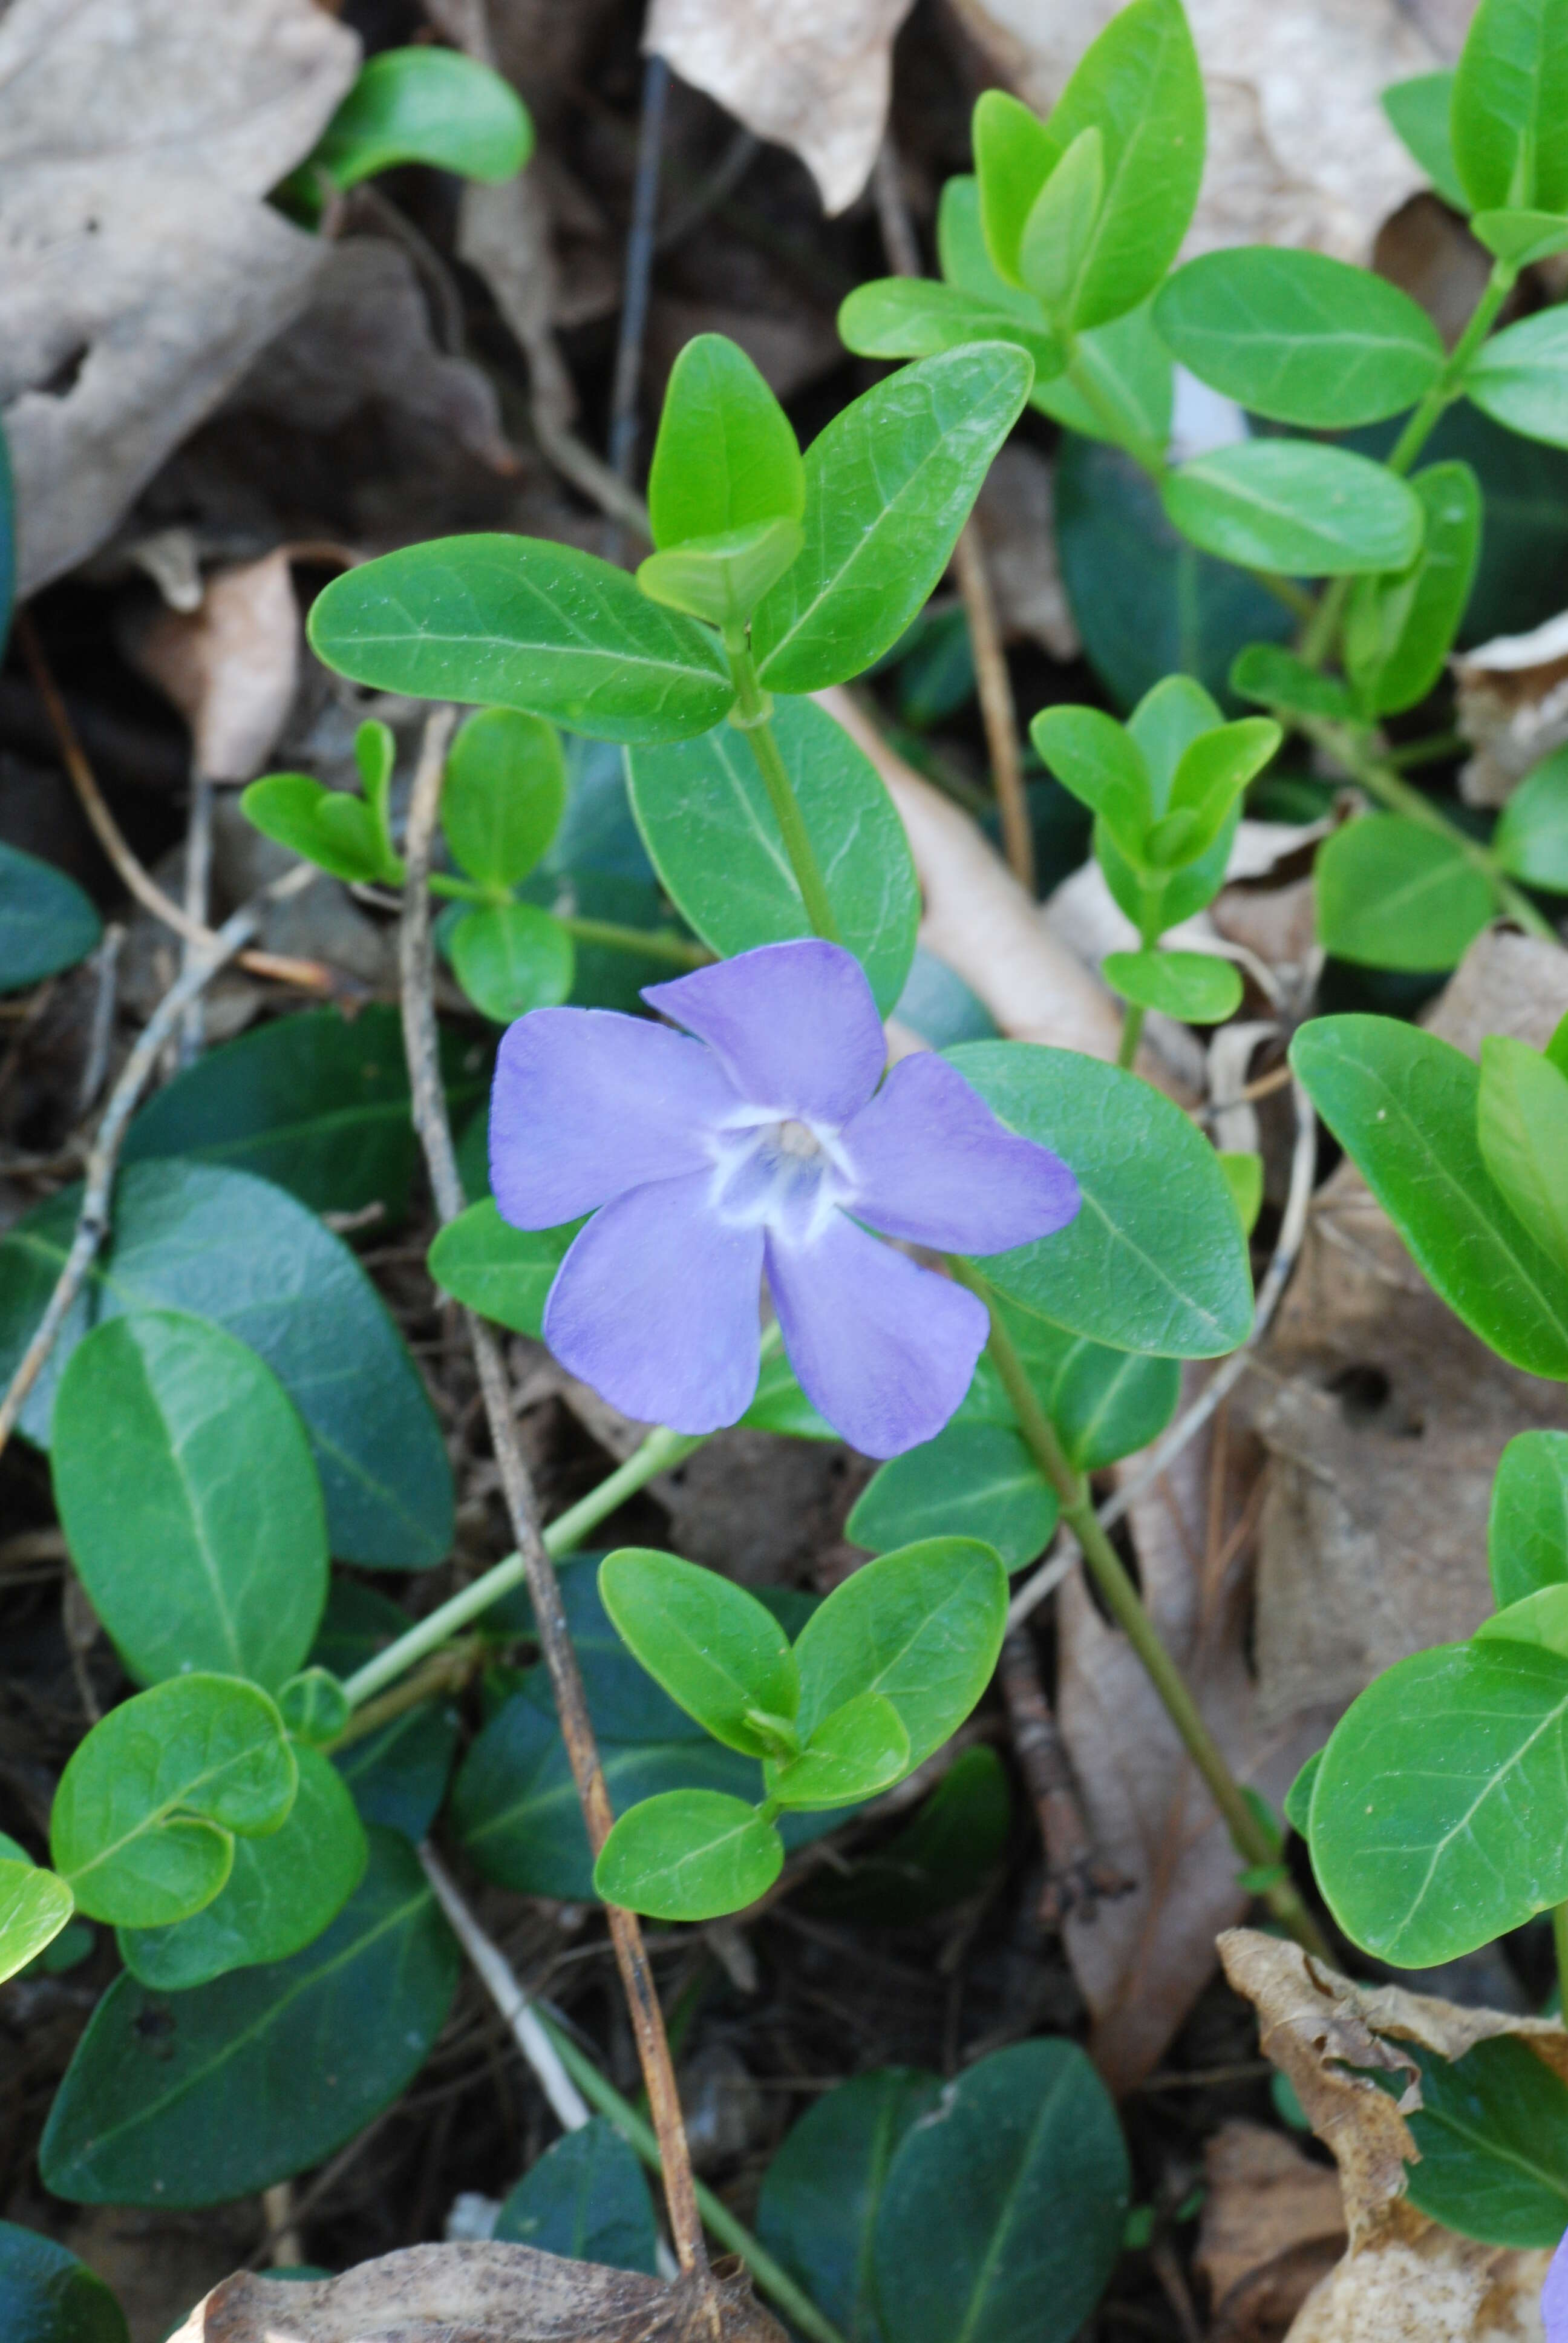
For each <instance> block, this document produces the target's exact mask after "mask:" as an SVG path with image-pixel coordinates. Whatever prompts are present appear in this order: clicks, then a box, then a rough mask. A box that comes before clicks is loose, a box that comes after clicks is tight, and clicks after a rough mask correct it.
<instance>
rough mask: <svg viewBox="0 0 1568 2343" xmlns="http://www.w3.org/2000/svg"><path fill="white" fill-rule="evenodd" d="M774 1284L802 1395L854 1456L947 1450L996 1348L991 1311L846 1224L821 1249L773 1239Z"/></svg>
mask: <svg viewBox="0 0 1568 2343" xmlns="http://www.w3.org/2000/svg"><path fill="white" fill-rule="evenodd" d="M768 1282H769V1286H770V1287H771V1289H772V1292H773V1302H774V1307H775V1308H776V1309H777V1311H778V1312H779V1324H780V1325H781V1326H782V1328H783V1330H784V1348H785V1349H786V1350H787V1351H788V1352H789V1362H790V1364H791V1365H792V1366H793V1368H794V1370H795V1373H797V1375H799V1379H800V1384H801V1388H802V1390H803V1391H804V1392H805V1393H806V1396H807V1398H808V1399H809V1400H810V1401H812V1402H813V1403H814V1404H815V1405H816V1406H817V1407H818V1408H819V1410H820V1412H821V1413H822V1414H823V1415H825V1416H826V1417H827V1419H828V1421H829V1423H830V1424H831V1425H832V1426H833V1429H834V1431H835V1432H838V1433H841V1434H842V1436H843V1437H844V1439H846V1440H847V1441H848V1442H849V1444H850V1446H851V1447H852V1448H858V1449H859V1451H860V1453H861V1454H862V1455H863V1456H901V1455H902V1453H903V1452H904V1450H905V1449H906V1448H915V1447H918V1446H919V1444H920V1442H921V1441H922V1440H931V1439H934V1438H935V1436H936V1434H937V1433H939V1432H940V1430H941V1428H942V1426H943V1424H944V1423H946V1422H947V1420H948V1418H949V1417H950V1415H951V1414H952V1413H953V1410H954V1409H955V1408H956V1407H957V1406H958V1404H959V1402H960V1400H961V1399H962V1397H963V1395H964V1393H965V1392H967V1391H968V1389H969V1387H970V1377H971V1376H972V1375H973V1373H974V1370H975V1362H976V1360H977V1359H978V1358H979V1357H980V1353H981V1351H982V1350H983V1349H984V1347H985V1339H986V1334H987V1332H988V1328H989V1322H988V1320H987V1316H986V1311H985V1305H984V1303H983V1302H980V1301H978V1300H977V1299H976V1297H975V1295H974V1294H972V1293H970V1292H967V1291H966V1290H965V1288H964V1287H963V1286H961V1285H953V1284H951V1283H950V1282H949V1281H948V1279H946V1278H945V1277H938V1276H936V1275H935V1274H934V1272H931V1271H930V1270H929V1269H917V1268H916V1266H915V1264H914V1262H912V1261H909V1260H907V1259H906V1258H905V1256H904V1255H903V1254H902V1253H900V1252H893V1251H892V1250H891V1249H890V1247H889V1246H887V1245H885V1244H879V1242H877V1239H876V1238H875V1237H870V1236H868V1235H867V1234H866V1232H865V1231H864V1229H858V1228H856V1227H855V1226H854V1224H853V1222H849V1221H847V1220H846V1219H845V1218H844V1216H843V1214H842V1213H841V1212H831V1213H829V1216H828V1219H827V1222H826V1223H825V1224H824V1226H823V1229H822V1232H821V1233H820V1234H819V1236H818V1237H816V1238H815V1239H814V1240H813V1242H811V1243H810V1244H809V1245H800V1246H793V1245H781V1244H779V1242H778V1240H777V1238H776V1237H773V1236H769V1240H768Z"/></svg>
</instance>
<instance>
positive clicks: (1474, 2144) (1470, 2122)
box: [1400, 2034, 1568, 2247]
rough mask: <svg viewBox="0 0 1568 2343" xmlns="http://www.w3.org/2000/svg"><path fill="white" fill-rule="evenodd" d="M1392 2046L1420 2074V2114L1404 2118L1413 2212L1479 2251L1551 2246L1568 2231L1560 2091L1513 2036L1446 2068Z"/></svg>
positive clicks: (1564, 2087) (1567, 2139)
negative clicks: (1410, 2150)
mask: <svg viewBox="0 0 1568 2343" xmlns="http://www.w3.org/2000/svg"><path fill="white" fill-rule="evenodd" d="M1400 2048H1401V2050H1402V2052H1403V2053H1405V2055H1407V2056H1409V2057H1411V2058H1412V2059H1413V2060H1414V2061H1415V2063H1416V2065H1417V2066H1419V2067H1420V2068H1421V2106H1420V2107H1419V2108H1418V2109H1417V2110H1416V2111H1415V2113H1414V2114H1412V2115H1409V2116H1407V2117H1405V2121H1406V2122H1407V2123H1408V2124H1409V2126H1410V2132H1411V2137H1412V2139H1413V2140H1414V2142H1415V2145H1416V2147H1417V2150H1418V2151H1419V2154H1420V2159H1421V2160H1420V2162H1419V2163H1412V2164H1407V2165H1406V2167H1405V2174H1406V2186H1405V2194H1406V2196H1407V2197H1409V2199H1410V2202H1411V2203H1412V2205H1413V2206H1414V2207H1415V2209H1416V2211H1417V2212H1418V2213H1424V2214H1425V2215H1426V2216H1427V2217H1428V2219H1429V2220H1432V2221H1441V2222H1442V2223H1443V2225H1444V2226H1445V2227H1448V2228H1451V2229H1456V2230H1457V2231H1458V2232H1459V2234H1460V2235H1461V2236H1462V2237H1479V2238H1480V2239H1481V2240H1482V2241H1483V2244H1485V2245H1489V2246H1538V2247H1540V2246H1555V2245H1556V2244H1557V2243H1558V2241H1559V2240H1560V2238H1561V2237H1562V2235H1563V2228H1564V2227H1565V2226H1568V2084H1565V2083H1564V2082H1563V2078H1562V2077H1561V2076H1560V2075H1556V2074H1554V2073H1553V2070H1552V2068H1551V2067H1550V2066H1548V2065H1547V2064H1546V2061H1545V2060H1544V2059H1543V2058H1538V2057H1537V2056H1535V2053H1534V2051H1533V2050H1532V2049H1531V2047H1530V2046H1529V2044H1528V2042H1526V2041H1523V2040H1521V2039H1520V2037H1519V2036H1517V2035H1507V2034H1498V2035H1493V2036H1492V2038H1491V2039H1490V2040H1486V2041H1481V2042H1477V2043H1476V2044H1475V2045H1474V2046H1473V2047H1472V2048H1471V2049H1469V2050H1467V2051H1466V2052H1465V2054H1464V2056H1463V2057H1462V2058H1455V2059H1453V2060H1452V2061H1451V2060H1449V2059H1447V2058H1442V2057H1440V2056H1438V2055H1437V2053H1436V2052H1435V2051H1432V2050H1428V2049H1426V2048H1424V2047H1423V2046H1422V2044H1420V2043H1418V2042H1402V2043H1401V2044H1400Z"/></svg>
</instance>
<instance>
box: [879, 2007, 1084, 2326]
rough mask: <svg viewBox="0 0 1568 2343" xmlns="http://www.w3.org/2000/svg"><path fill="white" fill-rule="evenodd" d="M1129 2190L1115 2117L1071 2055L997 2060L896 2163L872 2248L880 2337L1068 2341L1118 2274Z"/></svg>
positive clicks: (1039, 2048) (906, 2145)
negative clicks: (1115, 2270) (881, 2328)
mask: <svg viewBox="0 0 1568 2343" xmlns="http://www.w3.org/2000/svg"><path fill="white" fill-rule="evenodd" d="M1130 2197H1131V2173H1130V2170H1129V2167H1128V2161H1127V2149H1126V2147H1125V2146H1124V2144H1123V2141H1122V2137H1121V2126H1120V2124H1119V2123H1118V2122H1117V2119H1116V2110H1115V2108H1114V2107H1113V2106H1112V2104H1111V2096H1110V2093H1109V2092H1108V2091H1107V2090H1106V2088H1105V2086H1104V2084H1103V2083H1102V2082H1101V2079H1100V2077H1099V2076H1098V2075H1097V2074H1096V2073H1095V2071H1094V2069H1093V2067H1092V2066H1091V2065H1090V2063H1089V2060H1088V2058H1087V2056H1085V2055H1084V2053H1083V2052H1082V2051H1081V2049H1080V2048H1079V2046H1078V2045H1077V2044H1076V2043H1075V2042H1064V2041H1060V2040H1056V2041H1044V2042H1039V2041H1037V2042H1020V2043H1018V2044H1016V2045H1015V2046H1013V2047H1012V2048H1011V2049H1008V2050H997V2051H993V2052H992V2054H991V2056H990V2057H989V2058H982V2059H980V2060H979V2062H978V2063H977V2064H976V2065H974V2066H970V2067H968V2068H966V2070H965V2071H964V2072H963V2073H962V2074H961V2075H960V2077H959V2078H958V2080H957V2081H956V2082H953V2083H950V2084H949V2085H948V2087H947V2088H946V2089H945V2090H944V2092H943V2093H942V2097H941V2101H940V2106H939V2107H937V2108H936V2109H935V2110H934V2111H933V2112H932V2113H931V2114H930V2115H929V2116H928V2117H926V2119H925V2120H924V2121H923V2122H922V2123H920V2124H918V2125H915V2126H914V2127H912V2128H910V2130H908V2131H906V2132H905V2134H904V2137H903V2140H902V2143H901V2144H900V2147H899V2149H898V2152H897V2154H896V2155H895V2157H894V2158H893V2165H892V2169H891V2171H890V2173H889V2175H888V2178H887V2182H886V2185H885V2187H884V2188H883V2191H882V2201H881V2204H880V2206H879V2208H878V2211H877V2217H876V2227H875V2241H874V2248H873V2258H874V2265H875V2270H876V2286H877V2295H878V2299H879V2304H880V2308H881V2314H882V2318H883V2319H884V2321H885V2323H886V2327H887V2330H888V2332H889V2334H890V2335H892V2336H896V2337H897V2338H898V2343H954V2338H957V2337H960V2336H962V2337H970V2338H980V2337H982V2336H983V2337H984V2338H985V2343H1070V2338H1071V2337H1073V2336H1074V2335H1076V2334H1077V2333H1078V2331H1079V2329H1080V2328H1081V2326H1082V2324H1083V2322H1084V2320H1085V2319H1086V2318H1088V2317H1089V2314H1090V2313H1091V2310H1092V2309H1093V2308H1094V2306H1095V2304H1096V2303H1097V2302H1098V2301H1099V2299H1100V2297H1101V2293H1102V2292H1103V2290H1104V2288H1105V2285H1106V2282H1107V2280H1108V2279H1109V2278H1110V2276H1111V2270H1112V2268H1114V2267H1115V2264H1116V2260H1117V2258H1118V2256H1119V2254H1120V2253H1121V2230H1122V2224H1123V2222H1124V2221H1125V2219H1126V2217H1127V2207H1128V2200H1129V2198H1130Z"/></svg>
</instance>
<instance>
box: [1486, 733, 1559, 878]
mask: <svg viewBox="0 0 1568 2343" xmlns="http://www.w3.org/2000/svg"><path fill="white" fill-rule="evenodd" d="M1492 851H1493V854H1494V855H1495V857H1496V859H1497V861H1498V863H1499V865H1500V866H1501V868H1502V869H1503V870H1506V871H1507V872H1508V874H1509V876H1510V877H1511V878H1513V879H1523V880H1524V882H1525V884H1526V885H1527V886H1531V887H1546V888H1550V889H1551V890H1552V891H1553V893H1554V894H1560V895H1561V894H1568V749H1553V751H1552V753H1551V755H1550V756H1548V757H1543V759H1542V760H1541V762H1540V763H1539V764H1538V765H1536V766H1535V767H1533V769H1532V770H1531V771H1530V772H1528V773H1527V774H1526V775H1525V777H1524V779H1523V780H1522V781H1521V782H1520V784H1519V787H1518V788H1517V789H1515V790H1514V792H1513V796H1512V797H1511V798H1510V799H1509V800H1508V803H1507V804H1506V805H1505V806H1504V807H1503V811H1502V813H1501V815H1500V816H1499V817H1498V822H1497V828H1496V830H1494V831H1493V838H1492Z"/></svg>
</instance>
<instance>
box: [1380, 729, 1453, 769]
mask: <svg viewBox="0 0 1568 2343" xmlns="http://www.w3.org/2000/svg"><path fill="white" fill-rule="evenodd" d="M1469 746H1470V743H1469V741H1468V740H1466V739H1465V737H1464V735H1463V733H1462V732H1434V733H1432V736H1431V738H1430V739H1425V740H1407V741H1406V742H1405V744H1404V746H1403V748H1402V749H1386V750H1385V751H1384V754H1383V762H1384V764H1385V765H1392V767H1393V769H1394V771H1395V772H1396V773H1409V772H1412V771H1413V770H1414V769H1415V768H1416V766H1417V765H1441V764H1442V763H1444V762H1445V761H1446V760H1447V759H1449V758H1450V757H1457V756H1458V755H1460V753H1461V752H1462V750H1463V749H1467V748H1468V747H1469Z"/></svg>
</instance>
